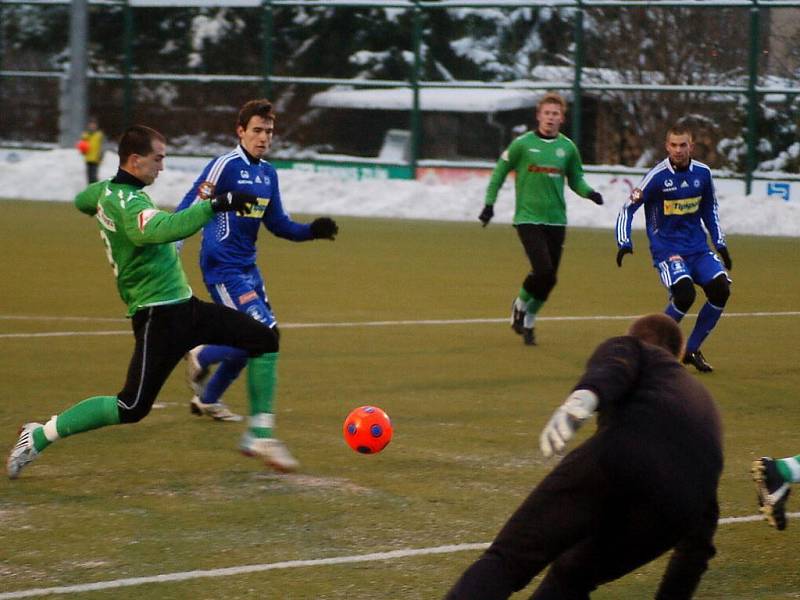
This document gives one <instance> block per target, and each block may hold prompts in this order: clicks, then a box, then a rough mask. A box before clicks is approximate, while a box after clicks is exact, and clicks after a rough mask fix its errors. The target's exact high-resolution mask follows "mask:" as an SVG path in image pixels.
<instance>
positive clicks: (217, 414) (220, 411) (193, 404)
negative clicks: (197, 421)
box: [189, 396, 243, 423]
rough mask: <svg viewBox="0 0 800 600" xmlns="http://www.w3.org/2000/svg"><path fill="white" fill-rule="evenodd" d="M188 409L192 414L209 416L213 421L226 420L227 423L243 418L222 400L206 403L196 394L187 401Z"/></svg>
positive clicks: (236, 421)
mask: <svg viewBox="0 0 800 600" xmlns="http://www.w3.org/2000/svg"><path fill="white" fill-rule="evenodd" d="M189 409H190V410H191V411H192V414H193V415H197V416H199V417H201V416H204V415H205V416H207V417H211V418H212V419H214V420H215V421H226V422H228V423H238V422H239V421H241V420H242V419H243V417H242V415H237V414H236V413H235V412H233V411H232V410H231V409H230V408H228V405H227V404H225V403H224V402H213V403H211V404H206V403H205V402H203V401H201V400H200V398H198V397H197V396H192V399H191V401H190V402H189Z"/></svg>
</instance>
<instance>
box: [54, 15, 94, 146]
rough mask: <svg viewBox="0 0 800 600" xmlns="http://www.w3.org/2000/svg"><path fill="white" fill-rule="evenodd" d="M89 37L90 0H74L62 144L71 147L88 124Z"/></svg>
mask: <svg viewBox="0 0 800 600" xmlns="http://www.w3.org/2000/svg"><path fill="white" fill-rule="evenodd" d="M88 37H89V2H88V0H73V1H72V2H71V3H70V11H69V59H70V60H69V69H68V71H67V87H66V94H67V98H65V100H66V102H65V103H64V105H65V108H66V115H64V117H66V118H63V119H61V127H60V128H59V129H60V132H59V136H60V138H61V139H60V140H59V142H60V145H61V147H62V148H69V147H71V146H72V144H74V143H75V140H77V139H79V138H80V137H81V132H82V131H83V128H84V127H85V126H86V116H87V114H88V109H87V98H88V94H87V90H86V87H87V83H86V82H87V77H86V71H87V70H88V65H89V58H88Z"/></svg>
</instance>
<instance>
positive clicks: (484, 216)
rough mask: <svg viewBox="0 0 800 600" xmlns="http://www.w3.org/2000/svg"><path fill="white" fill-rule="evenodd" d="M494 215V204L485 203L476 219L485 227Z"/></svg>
mask: <svg viewBox="0 0 800 600" xmlns="http://www.w3.org/2000/svg"><path fill="white" fill-rule="evenodd" d="M493 216H494V206H493V205H492V204H487V205H485V206H484V207H483V210H482V211H481V214H479V215H478V220H479V221H480V222H481V223H483V226H484V227H486V226H487V225H488V224H489V221H491V220H492V217H493Z"/></svg>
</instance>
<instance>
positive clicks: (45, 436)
mask: <svg viewBox="0 0 800 600" xmlns="http://www.w3.org/2000/svg"><path fill="white" fill-rule="evenodd" d="M119 422H120V421H119V410H118V409H117V397H116V396H94V397H92V398H87V399H86V400H82V401H81V402H78V403H77V404H75V405H74V406H71V407H70V408H68V409H67V410H65V411H64V412H63V413H61V414H60V415H57V416H55V417H53V418H52V419H50V420H49V421H48V422H47V423H46V424H45V426H44V427H40V428H38V429H36V430H35V431H34V432H33V446H34V448H36V450H37V452H41V451H42V450H44V449H45V448H47V447H48V446H49V445H50V444H52V443H53V442H55V441H56V440H57V439H60V438H64V437H68V436H70V435H74V434H76V433H83V432H84V431H91V430H92V429H97V428H98V427H105V426H107V425H117V424H118V423H119Z"/></svg>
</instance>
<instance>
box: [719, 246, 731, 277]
mask: <svg viewBox="0 0 800 600" xmlns="http://www.w3.org/2000/svg"><path fill="white" fill-rule="evenodd" d="M717 254H719V256H720V258H722V264H723V265H725V268H726V269H728V271H730V270H731V269H732V268H733V261H732V260H731V255H730V254H728V249H727V248H726V247H725V246H723V247H722V248H717Z"/></svg>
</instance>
